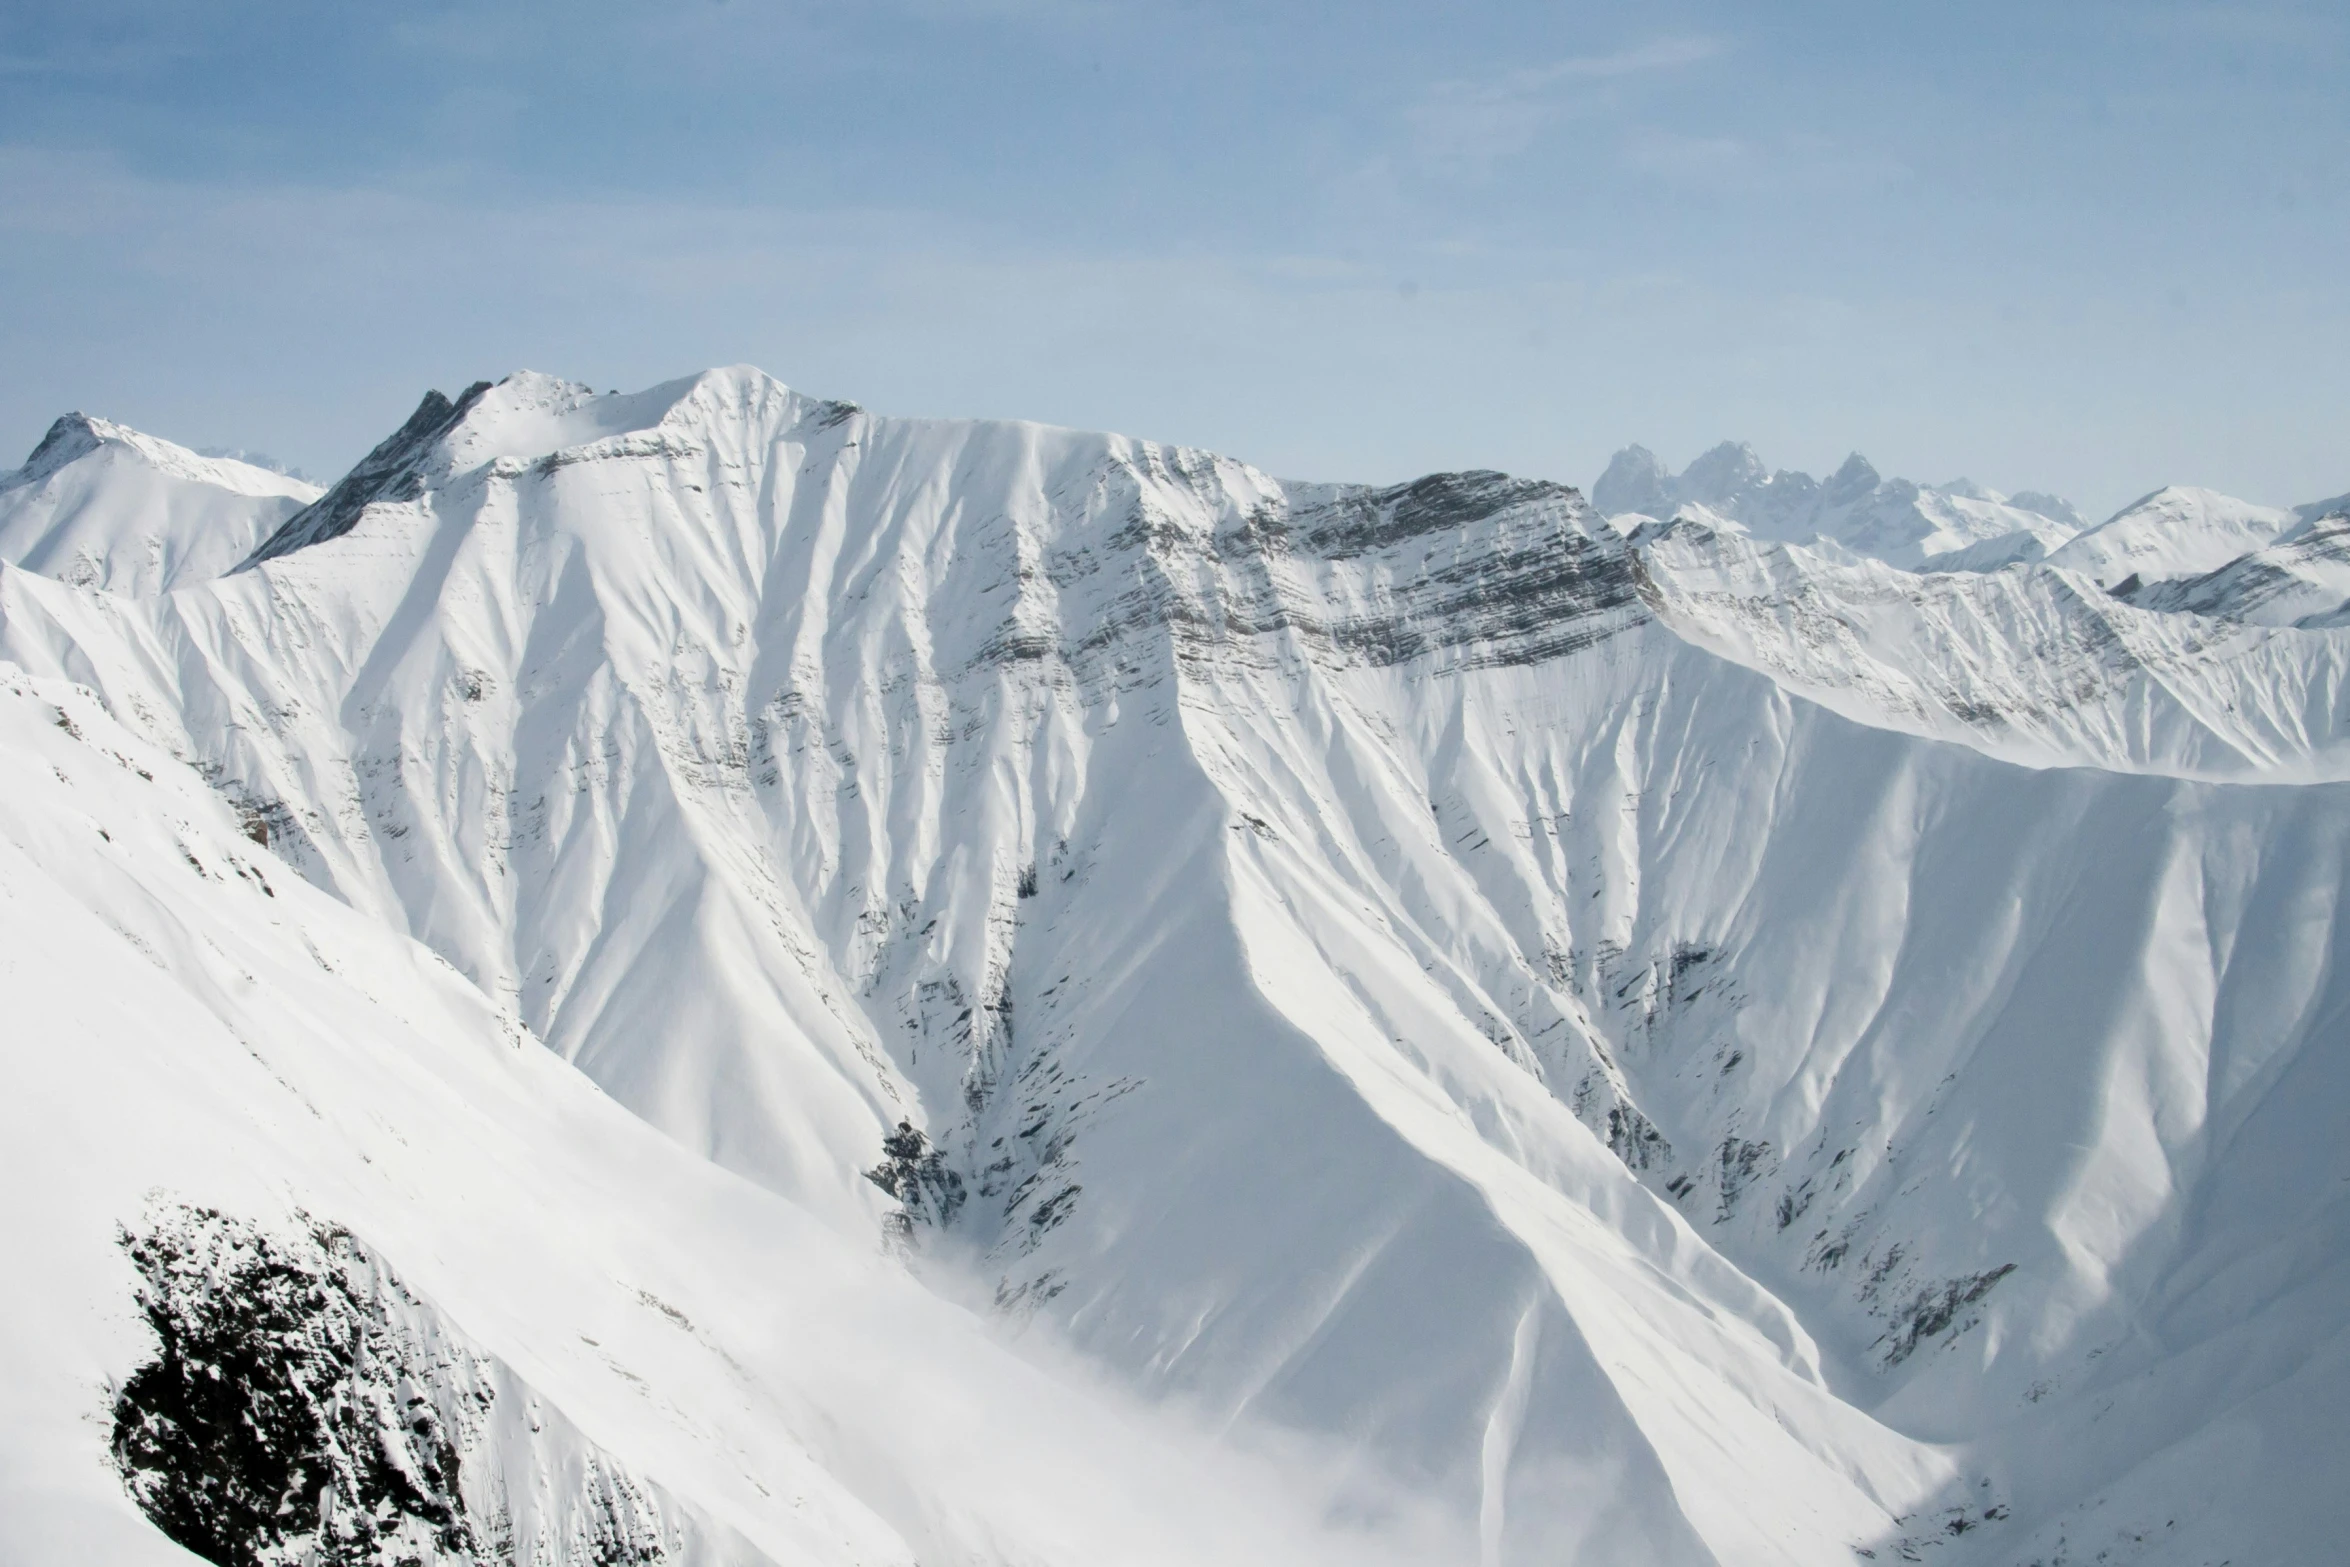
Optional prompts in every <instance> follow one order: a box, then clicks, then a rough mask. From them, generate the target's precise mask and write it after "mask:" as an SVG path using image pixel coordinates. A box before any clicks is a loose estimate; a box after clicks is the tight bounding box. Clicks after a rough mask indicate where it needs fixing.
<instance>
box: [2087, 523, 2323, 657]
mask: <svg viewBox="0 0 2350 1567" xmlns="http://www.w3.org/2000/svg"><path fill="white" fill-rule="evenodd" d="M2334 504H2336V505H2338V506H2340V507H2341V510H2339V511H2337V512H2333V513H2331V514H2328V515H2321V516H2319V517H2316V518H2314V519H2312V520H2310V521H2308V522H2303V523H2299V524H2297V525H2296V526H2293V527H2290V528H2288V529H2286V530H2285V532H2283V533H2282V534H2280V535H2278V537H2277V540H2276V542H2275V543H2273V544H2268V545H2264V546H2262V547H2261V548H2258V549H2254V550H2248V551H2246V552H2245V553H2244V554H2241V555H2238V556H2237V557H2235V558H2234V559H2233V560H2230V561H2229V562H2227V563H2226V564H2225V565H2222V566H2218V567H2215V568H2213V569H2212V570H2210V571H2207V572H2204V573H2203V574H2202V575H2200V576H2193V577H2168V578H2162V579H2158V580H2156V581H2152V582H2146V581H2140V582H2136V583H2131V584H2129V585H2127V586H2124V587H2121V588H2117V589H2116V590H2115V591H2116V593H2117V595H2118V596H2120V597H2123V598H2126V599H2128V600H2129V601H2130V602H2131V603H2133V604H2136V605H2139V606H2141V607H2142V608H2146V609H2160V610H2172V611H2180V612H2185V613H2190V614H2196V615H2212V616H2218V617H2220V618H2223V619H2227V620H2247V621H2253V622H2256V623H2258V624H2260V625H2265V626H2313V627H2314V626H2334V625H2343V624H2350V499H2346V500H2343V501H2339V502H2336V503H2334Z"/></svg>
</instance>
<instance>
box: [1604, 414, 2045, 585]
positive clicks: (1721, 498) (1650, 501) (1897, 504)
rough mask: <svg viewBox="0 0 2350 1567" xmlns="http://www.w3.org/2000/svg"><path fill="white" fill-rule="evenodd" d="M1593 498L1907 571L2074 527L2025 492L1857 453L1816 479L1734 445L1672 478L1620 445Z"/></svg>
mask: <svg viewBox="0 0 2350 1567" xmlns="http://www.w3.org/2000/svg"><path fill="white" fill-rule="evenodd" d="M1592 501H1593V503H1594V505H1595V506H1597V508H1598V510H1599V512H1600V514H1601V515H1602V516H1604V517H1609V518H1615V517H1621V516H1627V515H1632V514H1638V515H1641V516H1648V517H1655V518H1658V519H1660V520H1661V519H1665V518H1669V517H1671V516H1673V515H1674V514H1675V513H1676V512H1679V511H1682V510H1684V509H1686V508H1691V507H1701V508H1703V509H1704V510H1705V511H1706V512H1707V513H1709V514H1710V518H1709V525H1713V526H1719V525H1720V524H1721V523H1725V522H1726V523H1734V524H1736V525H1737V526H1739V527H1741V528H1743V529H1745V530H1747V531H1749V532H1751V533H1753V534H1754V535H1755V536H1757V537H1758V538H1763V539H1768V540H1774V541H1778V542H1782V543H1789V544H1807V545H1808V544H1816V543H1818V542H1820V541H1823V540H1824V541H1827V542H1829V543H1833V544H1836V545H1838V546H1841V547H1842V548H1845V549H1848V550H1851V551H1853V552H1855V553H1857V554H1861V555H1867V556H1872V557H1874V558H1876V559H1878V560H1882V561H1885V562H1887V563H1888V564H1891V565H1895V566H1900V567H1903V568H1904V569H1907V570H1913V571H1950V570H1962V571H1977V570H1989V569H1992V568H1994V567H1997V566H2001V565H2006V564H2008V563H2010V562H2013V561H2019V560H2036V559H2038V558H2039V557H2040V556H2042V555H2044V554H2046V553H2047V552H2048V551H2049V550H2051V549H2053V548H2055V547H2056V546H2058V545H2059V544H2062V543H2063V542H2064V541H2065V540H2066V539H2068V538H2070V537H2071V536H2072V534H2073V533H2074V532H2076V531H2078V529H2079V527H2080V519H2079V514H2078V513H2077V512H2075V511H2074V510H2073V508H2072V507H2071V506H2069V505H2067V504H2066V503H2064V502H2062V501H2059V500H2056V499H2055V498H2053V497H2051V496H2047V495H2044V494H2040V493H2038V492H2036V491H2035V492H2025V494H2024V495H2023V496H2021V497H2014V496H2005V495H2001V494H2000V493H1999V492H1998V491H1996V490H1992V489H1988V488H1986V487H1985V486H1983V485H1979V484H1976V483H1974V482H1973V481H1972V480H1968V479H1958V480H1954V481H1952V482H1951V483H1949V484H1944V485H1939V486H1935V485H1922V484H1918V483H1915V482H1914V481H1912V480H1908V479H1901V478H1891V479H1889V478H1886V477H1885V476H1884V475H1882V474H1881V473H1879V472H1878V470H1877V468H1876V466H1875V465H1874V464H1872V463H1871V462H1870V461H1869V460H1868V459H1867V458H1866V457H1863V456H1862V455H1861V454H1860V453H1858V452H1854V453H1853V454H1852V455H1850V456H1849V457H1847V458H1845V459H1844V462H1843V465H1842V466H1841V467H1839V468H1838V469H1837V470H1836V471H1835V473H1833V474H1832V475H1830V476H1829V477H1828V479H1827V480H1826V481H1825V482H1822V481H1820V480H1818V479H1815V478H1813V477H1812V476H1811V475H1810V474H1808V473H1803V472H1800V471H1797V470H1793V469H1786V468H1780V469H1773V468H1772V467H1771V466H1770V465H1769V464H1768V463H1766V462H1764V461H1763V459H1762V457H1761V455H1760V454H1759V453H1757V452H1756V451H1755V449H1754V448H1753V447H1752V446H1750V445H1747V444H1746V443H1745V442H1743V441H1724V442H1722V443H1721V444H1720V445H1718V446H1716V447H1714V448H1712V449H1711V450H1710V451H1707V452H1705V453H1704V454H1703V455H1701V456H1699V457H1698V458H1697V459H1696V460H1695V461H1693V462H1692V463H1690V464H1689V466H1688V467H1687V468H1685V469H1683V470H1682V471H1681V472H1680V473H1679V474H1678V475H1675V474H1674V473H1672V472H1671V470H1670V469H1669V468H1668V467H1667V466H1666V465H1665V464H1664V463H1663V462H1662V461H1660V460H1659V459H1658V458H1657V456H1656V455H1655V454H1654V453H1653V452H1650V451H1648V450H1647V449H1646V448H1645V447H1627V448H1625V449H1624V450H1623V451H1621V452H1618V453H1617V454H1616V456H1615V459H1614V460H1613V461H1611V462H1610V463H1609V464H1608V469H1607V472H1606V473H1605V474H1603V475H1602V476H1601V478H1600V482H1599V483H1597V484H1595V485H1593V486H1592Z"/></svg>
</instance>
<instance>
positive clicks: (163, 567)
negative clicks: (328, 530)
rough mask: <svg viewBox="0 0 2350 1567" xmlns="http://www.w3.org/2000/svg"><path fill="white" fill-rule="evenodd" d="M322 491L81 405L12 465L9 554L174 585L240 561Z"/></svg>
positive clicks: (85, 574)
mask: <svg viewBox="0 0 2350 1567" xmlns="http://www.w3.org/2000/svg"><path fill="white" fill-rule="evenodd" d="M318 493H319V492H318V487H317V486H316V485H314V484H310V483H307V482H306V481H304V480H301V479H297V478H293V477H291V476H289V475H286V474H282V473H276V472H272V471H271V470H269V469H266V468H259V467H255V466H253V465H252V464H249V463H242V462H237V461H233V460H231V459H227V458H218V457H200V456H198V455H197V454H196V453H194V452H192V451H189V450H188V449H187V448H185V447H182V446H175V445H173V444H172V443H171V442H169V441H164V440H158V439H157V438H156V437H154V436H151V435H144V434H141V433H140V432H139V431H137V430H133V429H131V428H129V427H128V426H126V425H120V424H115V423H113V422H112V421H110V420H106V419H96V418H92V417H91V416H89V415H87V414H81V413H71V414H67V415H65V416H64V417H63V418H61V419H59V420H58V421H57V422H56V423H54V424H52V425H51V426H50V427H49V430H48V433H47V434H46V435H44V436H43V437H42V438H41V441H40V444H39V445H37V446H35V447H34V448H33V451H32V455H31V456H29V457H28V458H26V459H25V464H24V466H23V467H21V468H19V469H17V470H16V471H15V472H13V473H5V474H0V561H6V562H8V563H9V564H11V565H16V566H21V567H23V568H25V569H26V570H28V571H38V572H42V573H44V574H46V575H49V576H53V577H58V578H61V579H63V580H65V581H68V582H71V583H74V584H76V585H77V586H82V587H94V588H103V589H106V590H108V591H110V592H115V593H128V594H134V595H143V594H154V593H162V592H166V591H168V590H170V589H171V588H174V587H177V586H179V585H181V584H182V583H188V582H198V581H202V580H204V579H205V578H208V577H213V576H218V575H219V574H220V573H221V572H223V571H226V570H228V569H229V568H230V567H232V566H234V565H235V564H236V563H237V562H238V561H239V560H241V559H242V558H243V557H244V556H245V555H246V554H247V553H248V552H249V551H250V550H251V549H252V548H253V547H254V545H255V544H256V543H257V542H259V541H260V540H261V539H262V538H264V537H266V536H267V535H268V534H269V533H271V532H273V531H274V530H275V529H276V528H277V527H279V526H280V525H281V524H283V523H284V521H285V520H286V518H287V517H289V516H291V515H292V514H293V513H294V512H296V511H299V510H300V509H301V508H302V507H304V506H306V505H308V504H309V503H310V502H311V501H313V500H315V499H317V497H318Z"/></svg>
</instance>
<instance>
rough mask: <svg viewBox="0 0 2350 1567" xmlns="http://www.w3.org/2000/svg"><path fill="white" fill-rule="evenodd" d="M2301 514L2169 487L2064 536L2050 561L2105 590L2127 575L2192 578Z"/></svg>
mask: <svg viewBox="0 0 2350 1567" xmlns="http://www.w3.org/2000/svg"><path fill="white" fill-rule="evenodd" d="M2299 521H2300V519H2298V518H2296V517H2295V516H2294V514H2293V513H2292V512H2289V511H2286V510H2284V509H2282V508H2281V507H2276V506H2255V505H2254V504H2252V503H2251V502H2250V501H2240V500H2237V499H2236V498H2235V497H2234V496H2232V495H2222V494H2220V493H2219V492H2218V491H2216V490H2199V489H2195V488H2193V487H2191V486H2186V485H2170V486H2166V487H2165V488H2163V489H2159V490H2156V491H2155V492H2154V493H2153V494H2151V495H2149V496H2147V497H2145V498H2144V499H2143V500H2138V501H2134V502H2132V503H2131V504H2130V505H2128V506H2125V507H2123V508H2122V509H2121V510H2120V511H2119V512H2117V513H2115V514H2114V515H2113V516H2111V517H2109V518H2107V519H2106V520H2105V521H2103V522H2101V523H2099V524H2098V525H2097V526H2096V527H2094V528H2091V529H2089V530H2088V531H2087V532H2085V533H2082V534H2080V535H2079V536H2078V537H2076V538H2074V539H2072V540H2070V541H2069V542H2067V543H2066V544H2065V546H2064V547H2063V548H2062V549H2059V550H2057V551H2056V552H2055V553H2054V554H2052V555H2050V556H2049V557H2048V564H2050V565H2051V566H2061V567H2063V568H2065V569H2066V570H2068V571H2077V572H2080V573H2081V574H2083V575H2084V576H2087V577H2089V578H2091V579H2092V580H2094V581H2095V582H2096V583H2097V585H2098V586H2100V587H2105V588H2111V587H2117V586H2119V585H2120V584H2122V583H2124V582H2126V581H2128V580H2129V579H2130V578H2131V577H2136V578H2138V579H2139V580H2140V581H2141V582H2156V581H2161V580H2163V579H2165V578H2171V577H2192V576H2198V575H2200V574H2202V573H2203V572H2207V571H2211V570H2213V569H2215V568H2217V567H2220V566H2224V565H2226V564H2227V563H2228V562H2229V561H2231V560H2234V559H2235V558H2236V557H2237V556H2239V555H2242V554H2244V553H2246V552H2247V551H2250V550H2256V549H2259V548H2261V547H2262V546H2264V545H2267V544H2271V543H2274V542H2275V541H2276V540H2277V539H2278V538H2279V537H2281V536H2282V535H2283V534H2284V533H2285V532H2287V531H2288V530H2289V529H2291V528H2293V527H2294V526H2295V525H2296V524H2297V523H2298V522H2299Z"/></svg>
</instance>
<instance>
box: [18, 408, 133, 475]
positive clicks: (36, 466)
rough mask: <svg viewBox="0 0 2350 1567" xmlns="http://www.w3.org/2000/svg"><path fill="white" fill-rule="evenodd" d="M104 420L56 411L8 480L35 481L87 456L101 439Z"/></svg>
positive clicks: (103, 437) (77, 413) (86, 415)
mask: <svg viewBox="0 0 2350 1567" xmlns="http://www.w3.org/2000/svg"><path fill="white" fill-rule="evenodd" d="M104 423H105V422H104V421H103V420H99V419H93V418H91V417H90V416H89V415H88V414H86V413H81V412H78V411H77V412H74V413H69V414H60V415H58V416H57V420H56V422H55V423H53V424H51V425H50V426H49V432H48V433H47V434H46V435H44V436H42V437H41V440H40V444H39V445H37V446H35V447H34V448H33V450H32V454H31V455H30V456H28V457H26V458H25V460H24V466H23V467H22V468H19V469H18V470H17V471H16V472H15V473H14V474H13V475H11V476H10V478H11V480H12V482H14V483H18V484H36V483H39V482H40V481H41V480H43V479H45V478H47V477H48V476H49V475H51V474H53V473H55V472H56V471H57V470H58V469H60V468H62V467H64V466H65V465H66V464H67V463H69V462H72V461H73V460H74V459H76V458H78V457H87V456H88V455H89V454H90V453H92V452H94V451H96V450H97V449H98V446H99V444H100V442H102V441H103V440H104V439H105V436H104V434H103V433H101V427H102V426H104ZM108 428H111V427H108Z"/></svg>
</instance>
